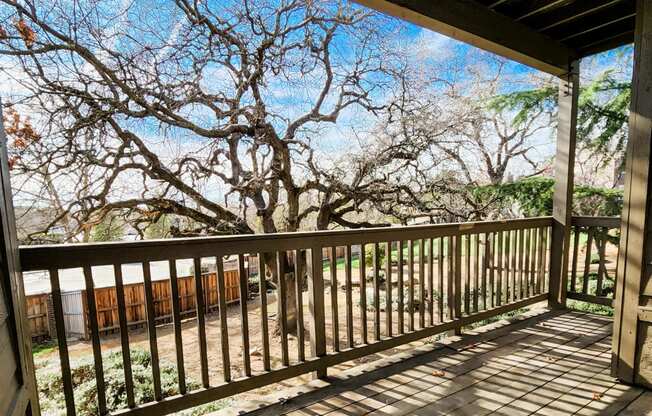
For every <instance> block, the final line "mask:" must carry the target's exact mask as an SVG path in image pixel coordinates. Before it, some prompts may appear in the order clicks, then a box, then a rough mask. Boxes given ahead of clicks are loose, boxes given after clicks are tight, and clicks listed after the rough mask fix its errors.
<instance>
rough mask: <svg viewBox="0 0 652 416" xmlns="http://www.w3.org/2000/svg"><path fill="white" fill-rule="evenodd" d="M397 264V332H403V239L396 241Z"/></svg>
mask: <svg viewBox="0 0 652 416" xmlns="http://www.w3.org/2000/svg"><path fill="white" fill-rule="evenodd" d="M396 252H397V259H396V262H397V266H398V276H397V279H398V282H397V284H396V290H397V292H398V306H397V309H398V333H399V334H404V333H405V322H404V321H405V310H404V309H405V305H404V301H403V297H404V296H403V295H404V293H403V241H400V240H399V241H398V242H397V249H396Z"/></svg>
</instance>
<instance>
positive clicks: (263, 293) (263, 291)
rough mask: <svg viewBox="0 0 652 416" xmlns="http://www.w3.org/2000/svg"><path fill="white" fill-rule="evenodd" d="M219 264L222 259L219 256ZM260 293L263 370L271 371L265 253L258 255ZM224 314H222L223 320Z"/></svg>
mask: <svg viewBox="0 0 652 416" xmlns="http://www.w3.org/2000/svg"><path fill="white" fill-rule="evenodd" d="M217 259H218V263H219V260H220V257H219V256H218V258H217ZM219 280H220V279H219V277H218V279H217V281H218V302H219V299H220V298H219ZM258 291H259V292H260V326H261V331H260V336H261V338H262V340H261V341H262V346H263V369H264V370H265V371H270V370H271V364H270V359H269V324H268V322H267V279H266V277H265V259H264V254H263V253H258ZM221 315H222V312H220V319H221Z"/></svg>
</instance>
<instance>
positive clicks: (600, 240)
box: [567, 217, 620, 306]
mask: <svg viewBox="0 0 652 416" xmlns="http://www.w3.org/2000/svg"><path fill="white" fill-rule="evenodd" d="M619 229H620V218H618V217H573V222H572V232H571V245H570V250H572V251H571V253H570V255H569V261H570V265H569V279H568V292H567V297H568V298H569V299H576V300H581V301H584V302H589V303H595V304H599V305H605V306H612V303H613V297H614V294H615V291H616V288H615V282H616V266H617V260H618V259H617V257H618V235H617V232H618V230H619Z"/></svg>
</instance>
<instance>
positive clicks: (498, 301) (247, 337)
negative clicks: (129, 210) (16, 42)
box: [20, 217, 552, 415]
mask: <svg viewBox="0 0 652 416" xmlns="http://www.w3.org/2000/svg"><path fill="white" fill-rule="evenodd" d="M551 224H552V220H551V218H549V217H544V218H532V219H523V220H508V221H495V222H477V223H462V224H443V225H428V226H411V227H401V228H398V227H396V228H378V229H365V230H347V231H322V232H301V233H292V234H274V235H243V236H233V237H210V238H194V239H174V240H157V241H143V242H128V243H105V244H80V245H57V246H38V247H22V248H21V249H20V257H21V263H22V267H23V270H47V271H49V276H50V280H51V286H52V295H53V303H54V316H55V321H56V332H57V335H58V346H59V356H60V360H61V369H62V376H63V388H64V393H65V398H66V407H67V411H68V414H70V415H72V414H75V404H74V396H73V388H74V387H75V386H74V385H73V380H72V377H71V365H70V359H69V356H68V348H67V342H66V337H65V328H64V327H63V312H62V306H61V291H60V286H61V285H60V283H61V282H60V281H59V271H60V270H62V269H67V268H82V270H83V274H84V278H85V284H86V289H87V290H86V292H85V293H87V294H90V293H93V291H92V290H89V289H92V288H93V267H94V266H102V265H112V266H113V268H114V277H115V285H116V296H117V303H118V312H119V314H118V315H119V316H118V318H119V319H118V321H119V325H120V338H121V348H122V351H123V364H124V378H125V389H126V393H127V402H128V407H127V408H125V409H120V410H117V411H115V412H114V414H128V415H146V414H166V413H171V412H175V411H179V410H182V409H186V408H189V407H193V406H197V405H199V404H202V403H207V402H210V401H213V400H217V399H221V398H225V397H228V396H232V395H234V394H237V393H240V392H244V391H247V390H251V389H254V388H257V387H261V386H265V385H269V384H272V383H276V382H279V381H282V380H285V379H289V378H292V377H296V376H299V375H302V374H306V373H310V372H315V373H316V374H318V375H321V376H323V375H325V374H326V370H327V368H328V367H331V366H335V365H337V364H339V363H343V362H346V361H349V360H353V359H356V358H360V357H363V356H366V355H369V354H373V353H376V352H379V351H382V350H385V349H388V348H393V347H396V346H399V345H402V344H405V343H409V342H412V341H415V340H418V339H422V338H425V337H429V336H433V335H436V334H439V333H443V332H447V331H451V330H461V328H462V327H464V326H466V325H469V324H471V323H474V322H477V321H480V320H484V319H487V318H490V317H492V316H495V315H498V314H502V313H504V312H508V311H511V310H515V309H518V308H522V307H525V306H528V305H531V304H533V303H536V302H540V301H543V300H545V299H546V298H547V291H548V261H549V260H548V258H549V257H548V256H549V242H550V228H551ZM352 246H362V249H361V251H360V252H361V253H362V254H361V255H360V256H358V257H357V258H355V257H354V256H352ZM337 247H344V258H343V259H341V260H342V261H341V262H340V261H338V259H337V256H336V255H335V254H336V251H337ZM324 248H326V249H327V250H328V251H327V252H329V253H332V255H329V256H328V257H329V258H328V259H327V260H326V261H324V256H323V249H324ZM367 250H369V251H371V264H368V263H369V262H368V261H366V260H365V257H366V256H365V255H364V254H365V253H366V252H367ZM304 251H305V253H306V254H307V255H306V256H303V255H301V254H302V253H301V252H304ZM383 252H384V253H389V254H387V255H383ZM255 254H257V255H258V259H259V262H260V264H259V265H258V267H259V270H263V269H264V268H265V265H264V261H265V260H264V259H265V258H267V259H277V261H276V265H277V267H272V271H271V272H272V273H274V274H276V275H279V274H280V273H282V271H281V269H280V267H278V265H279V264H281V262H280V261H278V260H280V259H282V257H283V256H287V255H288V254H290V256H288V257H290V258H296V259H298V260H299V261H296V262H294V268H295V269H294V270H295V271H297V272H298V271H300V270H307V271H308V273H307V274H308V278H307V281H308V285H307V287H308V290H307V292H308V293H307V296H308V299H305V297H306V293H304V290H303V284H302V279H295V280H294V281H295V282H296V287H295V288H296V289H297V292H298V296H297V297H296V306H297V310H298V311H299V313H298V314H297V315H298V322H297V327H298V331H297V335H296V336H295V335H292V334H289V332H290V331H289V330H288V326H287V323H288V322H287V318H288V317H287V316H286V315H287V314H286V310H287V309H288V308H287V304H286V303H285V302H287V298H286V293H287V292H288V289H289V288H288V287H286V286H285V283H284V282H285V279H281V280H280V281H279V284H278V285H277V288H278V290H277V293H276V298H277V299H278V300H279V301H280V302H281V303H282V305H283V306H285V307H283V308H280V309H279V311H280V313H279V316H276V317H275V319H277V320H278V323H279V328H280V330H279V333H278V334H274V333H273V331H271V328H270V326H269V321H270V314H269V313H268V312H271V311H272V308H271V307H269V306H270V305H268V303H270V301H272V296H269V297H268V294H267V291H266V290H261V291H260V296H259V299H258V301H257V304H252V303H251V302H249V303H247V302H245V301H243V302H241V304H240V307H239V310H238V313H239V314H240V320H239V325H238V326H239V332H240V335H241V336H240V337H238V338H237V339H238V345H235V346H234V345H230V344H232V342H233V339H230V338H229V331H228V329H229V328H228V326H229V325H231V324H232V321H229V320H228V319H227V317H228V316H227V306H226V302H225V299H226V297H225V283H224V268H223V263H222V259H223V258H225V256H237V258H238V260H239V266H240V267H239V268H240V292H241V293H240V299H247V294H246V292H247V290H248V285H247V281H246V277H245V276H246V273H244V258H245V256H246V255H255ZM209 257H210V258H215V259H217V286H218V292H219V293H218V299H219V319H218V320H217V322H218V323H219V328H220V331H219V336H218V337H219V340H220V342H219V344H220V345H221V348H220V354H219V355H220V359H219V360H218V362H215V361H216V360H212V359H211V360H210V361H209V360H208V355H209V354H208V353H209V351H208V343H207V332H206V328H207V323H206V308H205V305H204V304H203V299H204V297H203V295H202V293H203V291H204V288H203V287H202V281H203V279H198V278H195V279H194V281H195V285H196V288H195V294H196V299H195V301H196V302H197V306H198V311H199V313H197V315H196V317H195V318H193V319H195V320H196V328H197V330H196V336H194V335H193V337H192V341H191V342H197V343H198V344H199V347H198V355H199V356H198V357H197V358H198V360H199V363H200V369H201V371H200V372H201V385H202V387H201V388H200V389H196V390H193V391H189V389H187V386H186V378H185V370H184V368H185V362H184V352H183V349H184V345H187V343H188V340H187V339H186V340H184V336H185V335H187V332H184V331H182V327H181V323H182V322H181V315H180V312H179V296H178V281H177V265H176V261H177V260H179V259H192V260H193V262H194V270H195V273H200V271H201V263H202V259H203V258H209ZM302 259H305V260H302ZM157 261H165V262H167V263H168V267H169V274H170V292H171V294H172V321H173V338H174V343H175V349H176V367H177V370H178V374H179V377H178V389H177V392H176V393H175V394H174V395H172V396H168V397H164V396H165V394H164V392H163V391H162V389H161V375H160V361H159V348H160V347H161V345H160V343H161V342H162V341H161V340H160V339H159V337H158V336H157V331H159V330H160V327H157V325H156V322H155V320H154V319H151V317H154V316H155V315H154V304H153V295H152V281H151V276H150V263H152V262H157ZM303 261H305V262H306V263H305V266H306V267H305V268H304V267H303V265H304V264H301V263H302V262H303ZM356 262H357V264H356ZM130 263H139V264H141V265H142V268H143V277H144V288H145V302H146V312H147V317H148V319H147V325H146V326H147V332H148V340H149V349H150V353H151V358H152V360H151V362H152V379H153V386H154V397H155V400H154V401H152V402H149V403H137V402H136V399H135V394H134V382H133V377H132V371H131V363H130V360H129V357H130V354H129V350H130V342H129V333H128V326H127V317H126V314H125V305H126V301H125V290H124V285H123V278H122V267H121V266H122V265H123V264H130ZM267 264H269V262H267ZM286 271H287V270H286ZM297 274H299V273H297ZM356 275H357V276H358V278H357V279H355V276H356ZM258 276H259V277H258V278H259V281H260V287H262V288H264V287H266V284H265V277H264V274H263V273H259V274H258ZM367 276H370V278H369V282H368V283H367V280H368V279H367ZM367 285H369V288H367ZM327 289H328V291H327ZM342 290H343V295H344V296H342V298H341V299H340V296H339V294H340V293H342ZM383 296H384V299H381V298H382V297H383ZM268 298H269V299H268ZM86 303H87V308H88V312H89V314H90V316H91V317H95V319H91V320H90V338H91V342H92V351H93V358H94V366H95V378H96V383H97V400H98V409H99V413H100V414H107V413H108V409H107V398H106V396H105V389H104V385H105V380H104V375H103V363H102V345H101V343H100V335H99V329H98V321H97V305H96V303H95V298H94V297H93V296H92V295H89V296H87V299H86ZM304 305H308V306H309V308H307V309H308V311H307V312H306V313H305V314H304V313H303V311H304ZM254 307H255V308H256V309H255V310H253V308H254ZM248 308H252V310H248ZM268 309H269V310H268ZM232 312H233V311H232ZM254 317H255V318H256V319H255V320H254V319H253V318H254ZM253 322H258V324H257V327H256V328H253V327H252V323H253ZM253 329H255V331H253ZM304 330H305V331H306V332H307V333H308V336H307V337H305V338H304ZM254 333H255V337H254ZM289 339H291V340H292V345H293V346H296V349H297V351H296V354H295V353H294V352H293V351H292V353H291V351H290V350H289V345H290V343H289V342H288V340H289ZM304 339H305V340H308V342H306V343H307V344H308V345H309V350H308V351H306V348H305V345H304ZM272 342H273V344H271V343H272ZM253 343H256V344H257V345H260V346H261V348H260V349H259V350H257V353H256V354H253V353H252V348H251V346H252V344H253ZM258 343H259V344H258ZM270 344H271V345H273V346H277V345H280V353H279V357H275V356H274V353H272V352H271V350H272V349H271V348H270ZM231 348H238V350H239V351H241V354H240V356H241V358H238V357H234V356H235V355H236V354H231V352H230V351H231ZM234 358H236V359H238V360H239V362H241V364H242V366H241V369H242V373H241V374H233V373H232V367H233V366H232V363H233V359H234ZM216 367H218V368H219V371H218V372H217V374H219V379H216V378H217V377H215V376H214V374H216V372H215V371H214V370H215V368H216ZM209 369H210V370H211V371H210V372H209ZM209 373H210V374H213V377H212V378H211V377H209Z"/></svg>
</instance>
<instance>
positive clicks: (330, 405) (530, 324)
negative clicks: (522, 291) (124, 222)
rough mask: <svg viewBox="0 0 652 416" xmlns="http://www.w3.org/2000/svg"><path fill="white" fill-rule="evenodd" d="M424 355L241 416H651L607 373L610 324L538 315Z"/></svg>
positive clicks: (644, 395)
mask: <svg viewBox="0 0 652 416" xmlns="http://www.w3.org/2000/svg"><path fill="white" fill-rule="evenodd" d="M430 349H431V351H429V352H422V351H421V352H420V351H416V352H414V353H412V354H411V355H412V356H411V357H392V358H391V359H388V360H384V362H379V363H374V365H373V367H366V368H360V369H357V370H356V371H355V372H349V373H348V374H347V375H345V376H342V377H338V378H333V379H331V380H329V381H330V383H323V382H321V386H323V387H320V385H319V384H318V383H317V384H314V383H313V386H312V388H310V390H311V391H309V392H305V391H306V388H305V387H304V388H303V391H304V392H305V393H301V392H300V389H297V390H295V391H293V392H289V391H288V395H287V396H286V397H290V399H288V400H282V401H281V402H279V403H278V404H275V405H271V406H267V407H264V408H261V409H256V410H253V411H250V412H248V413H246V414H249V415H280V414H288V415H296V416H305V415H325V414H328V415H365V414H373V415H443V414H447V415H448V414H450V415H474V416H475V415H488V414H492V415H505V416H507V415H509V416H512V415H516V416H518V415H529V414H537V415H572V414H577V415H616V414H619V415H652V392H649V391H645V390H643V389H640V388H637V387H632V386H627V385H624V384H621V383H618V382H617V381H616V380H615V379H614V378H612V377H611V375H610V368H609V365H610V360H611V319H610V318H606V317H602V316H597V315H591V314H586V313H581V312H572V311H554V312H551V311H546V312H539V313H538V314H537V315H535V316H532V317H530V318H528V319H524V320H521V321H519V322H516V323H511V324H508V325H506V324H505V323H502V324H497V325H492V326H490V327H487V328H483V329H480V330H479V331H478V332H477V333H474V334H469V335H464V336H461V337H457V338H456V339H453V340H451V341H449V342H448V343H447V344H440V345H437V346H433V347H432V348H430ZM245 411H246V409H245V408H241V409H237V408H231V409H225V410H223V411H221V412H218V413H217V414H216V415H220V416H224V415H234V414H244V413H245Z"/></svg>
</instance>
